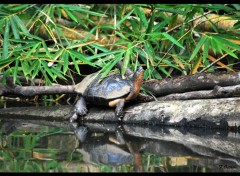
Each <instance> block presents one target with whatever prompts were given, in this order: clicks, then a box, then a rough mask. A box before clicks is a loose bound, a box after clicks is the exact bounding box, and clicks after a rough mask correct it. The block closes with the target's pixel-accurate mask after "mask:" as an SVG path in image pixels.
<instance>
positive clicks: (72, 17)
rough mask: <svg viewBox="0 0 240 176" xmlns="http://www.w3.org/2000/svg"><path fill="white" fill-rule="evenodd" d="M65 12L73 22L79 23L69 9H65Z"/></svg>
mask: <svg viewBox="0 0 240 176" xmlns="http://www.w3.org/2000/svg"><path fill="white" fill-rule="evenodd" d="M64 11H65V12H66V13H67V14H68V16H69V17H70V18H71V19H72V20H73V21H75V22H76V23H77V22H78V20H77V18H76V17H75V16H74V15H73V14H72V12H71V11H69V10H67V9H64Z"/></svg>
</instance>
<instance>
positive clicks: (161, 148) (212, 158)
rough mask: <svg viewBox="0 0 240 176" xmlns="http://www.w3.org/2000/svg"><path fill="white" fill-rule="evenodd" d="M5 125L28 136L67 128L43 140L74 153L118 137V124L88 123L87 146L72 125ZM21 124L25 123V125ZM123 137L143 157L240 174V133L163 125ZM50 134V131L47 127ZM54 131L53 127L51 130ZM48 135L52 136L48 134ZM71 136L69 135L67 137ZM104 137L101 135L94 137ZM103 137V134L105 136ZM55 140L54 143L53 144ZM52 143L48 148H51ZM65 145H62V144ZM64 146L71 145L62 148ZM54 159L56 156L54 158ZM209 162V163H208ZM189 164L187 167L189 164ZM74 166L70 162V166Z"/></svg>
mask: <svg viewBox="0 0 240 176" xmlns="http://www.w3.org/2000/svg"><path fill="white" fill-rule="evenodd" d="M3 123H12V124H16V127H18V130H20V131H22V132H23V131H24V133H26V134H29V133H30V134H31V133H34V134H37V133H38V132H41V133H42V132H43V129H42V128H41V127H42V125H46V126H50V127H51V126H55V127H59V128H64V130H63V131H62V130H60V131H61V132H62V133H61V132H60V133H55V134H52V135H47V136H44V135H42V136H41V137H47V138H48V139H50V140H51V143H49V144H50V145H51V147H53V146H54V148H55V149H57V148H58V147H60V146H61V147H62V148H61V150H64V151H68V152H69V151H70V152H71V151H73V149H74V148H75V147H76V144H77V145H81V146H83V147H82V149H84V150H85V151H87V152H91V151H90V149H92V148H93V147H96V148H99V146H98V145H105V144H107V143H109V140H108V137H109V135H111V134H114V132H115V129H116V125H117V124H106V123H104V124H100V123H85V124H84V125H85V126H87V127H88V128H89V133H90V134H89V136H91V137H89V138H86V142H85V143H84V144H81V143H79V142H78V141H76V137H74V134H73V129H69V127H68V125H69V124H68V123H64V122H61V123H60V122H54V123H49V122H46V121H42V120H35V121H29V120H26V121H25V120H22V119H21V120H16V121H15V120H10V121H8V120H6V121H5V122H4V120H1V121H0V132H4V131H3V128H1V127H2V126H3V125H4V124H3ZM21 123H22V124H23V125H22V126H21ZM123 128H124V131H123V135H124V138H125V140H126V141H127V142H128V141H130V142H131V143H132V144H134V145H137V146H142V145H143V147H142V148H141V153H142V154H154V155H155V156H159V157H161V159H164V157H165V156H166V157H169V159H177V158H178V157H179V158H180V157H182V158H184V159H185V160H187V163H189V162H190V163H191V165H194V166H203V167H205V168H209V167H210V168H213V169H216V171H219V170H220V169H219V166H220V165H227V166H228V167H229V168H230V169H231V170H228V171H238V172H239V171H240V160H239V157H240V142H239V138H240V136H239V133H231V132H227V131H224V130H217V129H215V130H213V129H211V130H210V129H203V128H202V129H194V128H187V129H186V128H169V127H160V126H146V125H145V126H144V127H143V126H138V125H129V124H127V125H123ZM44 129H45V130H46V131H48V128H44ZM52 130H53V129H52V128H51V131H52ZM47 134H48V133H47ZM66 134H68V135H66ZM91 134H100V135H91ZM101 134H102V135H101ZM53 141H54V143H53ZM49 144H48V145H49ZM60 144H61V145H60ZM62 144H68V145H67V146H66V145H62ZM51 156H52V155H51ZM204 161H205V163H204ZM187 163H186V164H187ZM69 164H70V163H69Z"/></svg>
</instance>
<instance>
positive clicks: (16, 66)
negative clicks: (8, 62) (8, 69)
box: [13, 58, 19, 84]
mask: <svg viewBox="0 0 240 176" xmlns="http://www.w3.org/2000/svg"><path fill="white" fill-rule="evenodd" d="M18 63H19V58H17V59H16V61H15V67H14V70H13V83H14V84H15V82H16V79H17V73H18Z"/></svg>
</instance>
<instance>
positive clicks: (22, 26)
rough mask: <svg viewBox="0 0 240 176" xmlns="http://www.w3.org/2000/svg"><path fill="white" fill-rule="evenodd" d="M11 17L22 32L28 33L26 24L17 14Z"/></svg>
mask: <svg viewBox="0 0 240 176" xmlns="http://www.w3.org/2000/svg"><path fill="white" fill-rule="evenodd" d="M12 18H13V19H14V21H15V22H16V24H17V25H18V26H19V27H20V29H21V30H22V32H23V33H24V34H29V31H28V30H27V28H26V26H25V25H24V23H23V22H22V20H21V19H20V18H19V17H18V16H17V15H13V16H12Z"/></svg>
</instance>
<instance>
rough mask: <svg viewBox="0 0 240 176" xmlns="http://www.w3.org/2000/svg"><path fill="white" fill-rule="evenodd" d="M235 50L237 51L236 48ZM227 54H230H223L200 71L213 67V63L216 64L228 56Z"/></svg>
mask: <svg viewBox="0 0 240 176" xmlns="http://www.w3.org/2000/svg"><path fill="white" fill-rule="evenodd" d="M234 51H236V49H235V50H233V52H234ZM227 55H228V53H226V54H224V55H222V56H221V57H220V58H218V59H217V60H215V61H214V62H212V63H211V64H209V65H208V66H207V67H205V68H204V69H202V70H201V71H200V72H199V73H202V72H204V71H205V70H207V69H208V68H209V67H211V66H212V65H214V64H215V63H217V62H218V61H220V60H221V59H223V58H224V57H226V56H227Z"/></svg>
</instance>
